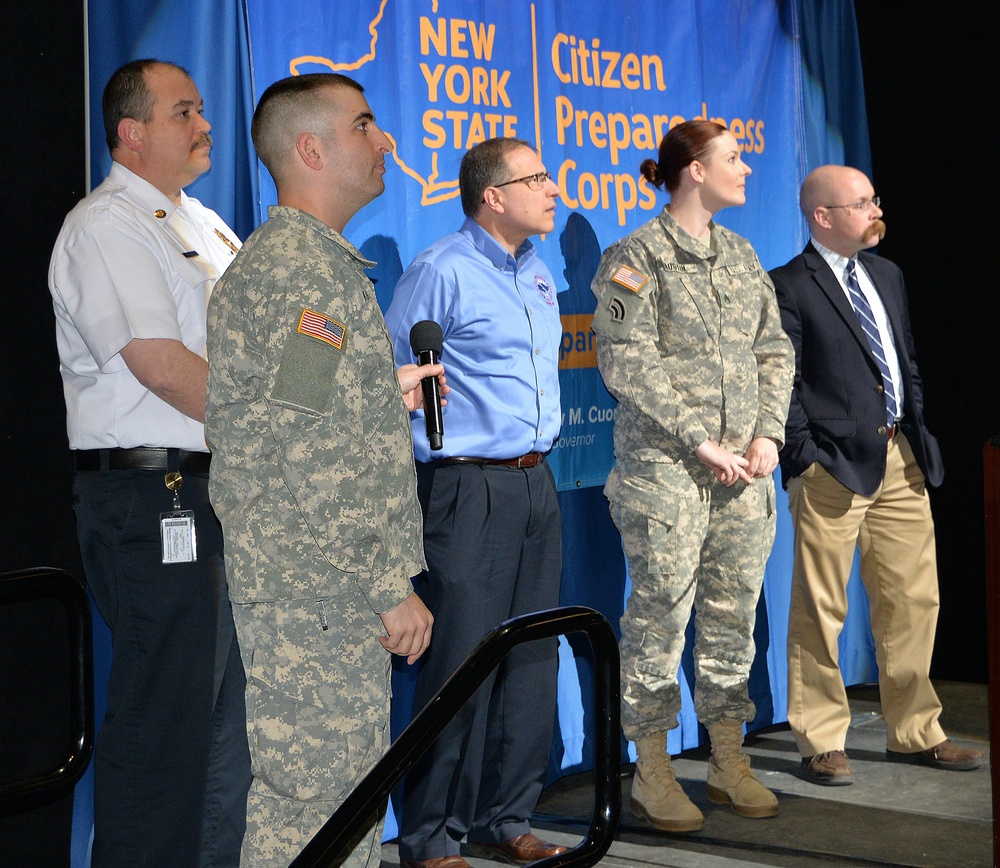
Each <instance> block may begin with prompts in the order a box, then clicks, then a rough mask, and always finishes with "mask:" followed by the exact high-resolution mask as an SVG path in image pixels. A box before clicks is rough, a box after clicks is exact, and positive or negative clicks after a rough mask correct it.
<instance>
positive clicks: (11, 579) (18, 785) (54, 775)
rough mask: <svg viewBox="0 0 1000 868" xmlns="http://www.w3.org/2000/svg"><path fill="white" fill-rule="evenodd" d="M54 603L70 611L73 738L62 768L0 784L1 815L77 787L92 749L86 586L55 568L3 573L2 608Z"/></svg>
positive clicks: (90, 644) (90, 650)
mask: <svg viewBox="0 0 1000 868" xmlns="http://www.w3.org/2000/svg"><path fill="white" fill-rule="evenodd" d="M38 600H54V601H56V602H57V603H59V604H61V605H62V607H63V608H64V609H65V610H66V623H67V628H66V629H67V632H68V646H69V660H68V661H67V668H68V669H69V670H70V672H71V676H72V677H71V678H70V697H69V700H70V735H69V743H68V744H67V746H66V749H65V753H64V755H63V758H62V759H61V760H60V761H59V762H58V764H57V765H56V766H55V767H54V768H51V769H49V770H47V771H45V772H42V773H41V774H38V775H34V776H32V777H30V778H25V779H20V780H13V781H6V782H3V783H0V813H3V812H5V811H7V810H9V809H13V808H20V807H23V806H24V804H25V803H26V802H29V803H30V802H33V801H36V800H40V799H45V798H48V797H50V796H53V795H55V794H57V793H60V792H63V791H64V790H66V789H67V788H69V787H71V786H73V784H75V783H76V782H77V781H78V780H79V779H80V777H81V776H82V775H83V773H84V771H85V770H86V768H87V763H88V762H89V761H90V754H91V751H92V750H93V747H94V674H93V634H92V632H91V617H90V601H89V600H88V599H87V592H86V590H85V589H84V587H83V585H82V584H81V583H80V582H79V581H78V580H77V579H76V578H74V577H73V576H71V575H70V574H69V573H67V572H65V571H63V570H59V569H55V568H53V567H36V568H34V569H29V570H17V571H14V572H7V573H0V605H7V604H13V603H20V602H33V601H38Z"/></svg>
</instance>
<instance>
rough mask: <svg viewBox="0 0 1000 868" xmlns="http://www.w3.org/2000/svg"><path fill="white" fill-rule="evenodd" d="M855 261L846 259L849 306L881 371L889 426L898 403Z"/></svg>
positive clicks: (894, 418)
mask: <svg viewBox="0 0 1000 868" xmlns="http://www.w3.org/2000/svg"><path fill="white" fill-rule="evenodd" d="M855 266H856V263H855V261H854V260H853V259H849V260H848V261H847V269H846V270H845V276H846V277H847V291H848V293H849V294H850V296H851V306H852V307H853V308H854V313H855V314H857V317H858V321H859V322H860V323H861V330H862V331H863V332H864V333H865V337H866V338H868V344H869V346H870V347H871V348H872V355H873V356H875V364H877V365H878V369H879V371H880V372H881V373H882V383H883V385H884V386H885V410H886V418H887V424H888V425H889V427H890V428H891V427H892V426H893V425H894V424H895V423H896V416H897V415H898V410H899V404H898V402H897V400H896V387H895V386H894V385H893V383H892V374H890V373H889V365H888V364H886V361H885V350H883V349H882V341H881V340H880V339H879V334H878V326H877V325H876V324H875V317H874V315H873V314H872V309H871V305H870V304H868V299H867V298H865V296H864V293H863V292H861V284H859V283H858V275H857V271H856V269H855Z"/></svg>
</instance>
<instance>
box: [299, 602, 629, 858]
mask: <svg viewBox="0 0 1000 868" xmlns="http://www.w3.org/2000/svg"><path fill="white" fill-rule="evenodd" d="M568 633H585V634H586V635H587V637H588V638H589V639H590V644H591V648H592V649H593V652H594V712H595V713H594V813H593V818H592V820H591V823H590V829H589V830H588V831H587V834H586V836H585V837H584V839H583V840H582V841H581V842H580V843H579V844H578V845H577V846H576V847H574V848H572V849H570V850H567V851H566V852H564V853H560V854H559V855H558V856H550V857H548V858H546V859H541V860H539V861H537V862H533V863H532V865H533V866H535V868H557V866H560V868H561V866H574V868H585V866H590V865H596V864H597V862H598V861H599V860H600V859H601V857H602V856H603V855H604V854H605V853H607V852H608V849H609V848H610V846H611V843H612V841H613V840H614V834H615V830H616V829H617V827H618V817H619V814H620V813H621V781H620V779H621V731H620V709H619V673H618V640H617V638H616V637H615V634H614V631H613V630H612V629H611V625H610V624H609V623H608V621H607V619H606V618H605V617H604V616H603V615H602V614H600V612H596V611H594V610H593V609H587V608H584V607H583V606H568V607H565V608H561V609H549V610H547V611H544V612H535V613H533V614H530V615H521V616H519V617H517V618H511V619H510V620H509V621H504V622H503V623H502V624H501V625H500V626H499V627H497V628H496V629H494V630H493V631H491V632H490V633H488V634H487V635H486V636H485V637H484V638H483V640H482V641H481V642H480V643H479V645H477V646H476V647H475V649H473V651H472V653H471V654H470V655H469V656H468V657H467V658H466V659H465V660H464V661H463V663H462V665H461V666H460V667H459V668H458V669H457V670H456V671H455V673H454V674H453V675H452V676H451V678H449V679H448V681H446V682H445V684H444V685H443V686H442V687H441V689H440V690H439V691H438V692H437V693H436V694H435V695H434V696H433V697H432V698H431V700H430V701H429V702H428V703H427V705H426V706H425V707H424V708H423V710H422V711H421V712H420V713H419V714H418V715H417V716H416V717H415V718H414V719H413V720H412V721H411V722H410V725H409V726H408V727H406V729H405V730H403V732H402V733H401V734H400V736H399V738H397V739H396V741H395V742H394V743H393V744H392V746H391V747H390V748H389V750H388V751H386V753H385V756H383V757H382V759H381V760H380V761H379V762H378V764H377V765H376V766H375V767H374V768H373V769H372V770H371V771H370V772H369V773H368V775H366V776H365V778H364V780H362V781H361V783H359V784H358V786H357V787H356V788H355V790H354V792H353V793H351V795H350V796H348V797H347V798H346V799H345V800H344V803H343V804H342V805H341V806H340V807H339V808H338V809H337V812H336V813H335V814H334V815H333V816H332V817H331V818H330V819H329V820H327V822H326V824H325V825H324V826H323V828H322V829H320V830H319V832H317V833H316V835H315V837H314V838H313V839H312V840H311V841H310V842H309V843H308V844H307V845H306V847H305V849H304V850H303V851H302V852H301V853H300V854H299V855H298V857H296V859H295V861H294V862H292V868H332V866H337V865H340V864H341V863H342V862H343V860H344V858H345V857H346V856H347V854H348V853H349V852H350V849H351V846H352V845H353V843H354V842H355V841H356V840H357V839H358V837H359V835H360V834H363V832H364V830H366V829H369V828H371V825H372V823H374V821H375V818H376V817H377V815H378V813H379V812H380V811H381V810H382V809H383V808H384V806H385V803H386V800H387V799H388V798H389V793H390V792H391V791H392V789H393V787H395V786H396V784H397V783H399V781H400V780H401V779H402V778H403V775H405V774H406V773H407V772H408V771H409V770H410V769H411V768H412V767H413V765H414V764H415V763H416V761H417V760H418V759H419V758H420V756H421V755H422V754H423V753H424V751H425V750H427V748H428V747H429V746H430V745H431V743H432V742H433V741H434V739H436V738H437V737H438V735H440V733H441V731H442V730H443V729H444V728H445V726H447V724H448V723H449V721H451V719H452V718H453V717H454V716H455V715H456V714H457V713H458V711H459V709H460V708H461V707H462V706H463V705H464V704H465V702H466V700H468V699H469V697H470V696H472V694H473V693H475V692H476V690H477V688H478V687H479V685H480V684H482V683H483V681H485V680H486V678H487V676H488V675H489V674H490V673H491V672H492V671H493V670H494V669H496V667H497V666H499V665H500V662H501V661H502V660H503V659H504V657H506V655H507V654H508V653H509V652H510V650H511V649H512V648H514V647H515V646H517V645H521V644H523V643H524V642H532V641H534V640H536V639H548V638H552V637H553V636H560V635H565V634H568Z"/></svg>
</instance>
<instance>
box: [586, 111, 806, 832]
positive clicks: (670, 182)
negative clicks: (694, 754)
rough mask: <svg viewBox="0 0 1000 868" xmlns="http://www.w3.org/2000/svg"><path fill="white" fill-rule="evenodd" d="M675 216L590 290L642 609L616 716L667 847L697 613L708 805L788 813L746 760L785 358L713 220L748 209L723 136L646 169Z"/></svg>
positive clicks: (630, 248)
mask: <svg viewBox="0 0 1000 868" xmlns="http://www.w3.org/2000/svg"><path fill="white" fill-rule="evenodd" d="M642 171H643V174H644V175H645V176H646V178H647V180H649V181H650V182H651V183H653V184H655V185H656V186H660V185H661V184H666V187H667V189H668V191H669V192H670V194H671V202H670V205H668V206H667V208H665V209H664V210H663V212H662V213H661V214H660V215H659V216H658V217H657V218H656V219H654V220H651V221H650V222H649V223H647V224H646V225H644V226H642V227H641V228H640V229H638V230H637V231H636V232H633V233H632V234H631V235H629V236H627V237H626V238H624V239H622V240H621V241H619V242H618V243H617V244H615V245H613V246H612V247H611V248H609V249H608V250H607V251H606V252H605V254H604V256H603V258H602V260H601V265H600V268H599V269H598V272H597V276H596V277H595V279H594V282H593V291H594V294H595V295H596V296H597V298H598V305H597V311H596V314H595V316H594V325H593V327H594V331H595V332H596V333H597V359H598V365H599V367H600V370H601V374H602V376H603V377H604V381H605V383H606V384H607V387H608V389H609V391H610V392H611V393H612V394H613V395H614V396H615V397H616V398H617V399H618V401H619V402H620V403H619V407H618V410H617V414H616V417H615V433H614V438H615V459H616V463H615V467H614V468H613V469H612V471H611V474H610V476H609V478H608V482H607V486H606V487H605V494H606V495H607V497H608V499H609V500H610V502H611V513H612V516H613V518H614V521H615V524H616V525H617V526H618V529H619V531H620V532H621V534H622V540H623V545H624V548H625V553H626V555H627V558H628V562H629V570H630V574H631V577H632V595H631V598H630V599H629V603H628V609H627V610H626V612H625V614H624V616H623V617H622V623H621V627H622V639H621V653H622V717H623V721H624V731H625V735H626V736H627V737H628V738H629V739H630V740H632V741H634V742H636V750H637V753H638V760H637V763H636V773H635V778H634V780H633V788H632V808H633V810H634V811H635V812H637V813H638V814H640V815H642V816H645V817H647V819H649V820H650V822H651V823H652V824H653V825H655V826H657V827H659V828H663V829H667V830H669V831H692V830H695V829H699V828H701V827H702V825H703V823H704V817H703V816H702V814H701V811H700V810H699V809H698V808H697V807H696V806H695V805H694V804H693V803H692V802H691V801H690V800H689V799H688V798H687V796H686V795H685V794H684V792H683V790H682V789H681V788H680V785H679V784H678V783H677V781H676V778H675V777H674V774H673V771H672V769H671V767H670V758H669V756H667V755H666V753H665V739H666V731H667V730H668V729H672V728H673V727H675V726H677V713H678V712H679V711H680V707H681V699H680V690H679V687H678V684H677V671H678V667H679V665H680V659H681V653H682V651H683V648H684V633H685V628H686V626H687V623H688V619H689V617H690V614H691V608H692V606H693V607H694V609H695V612H696V614H695V629H696V633H695V637H696V638H695V643H696V644H695V655H694V656H695V668H696V677H697V680H696V688H695V710H696V711H697V713H698V716H699V718H700V719H701V721H702V722H703V723H704V724H705V725H706V726H707V727H708V730H709V734H710V736H711V740H712V751H713V756H712V760H711V762H710V763H709V772H708V783H709V786H708V795H709V798H710V799H711V800H712V801H715V802H719V803H729V804H732V805H733V807H734V808H735V810H736V811H737V812H738V813H740V814H742V815H743V816H748V817H765V816H773V815H775V814H776V813H777V812H778V803H777V799H775V797H774V795H773V794H772V793H771V792H770V791H768V790H767V789H765V788H764V787H763V786H762V785H761V784H760V783H759V782H758V781H757V780H756V778H754V777H753V774H752V772H751V771H750V767H749V761H748V759H747V758H746V756H745V755H744V754H743V752H742V737H743V722H744V721H747V720H751V719H752V718H753V716H754V705H753V703H752V702H751V701H750V698H749V695H748V693H747V678H748V675H749V671H750V664H751V662H752V661H753V655H754V644H753V625H754V615H755V610H756V605H757V599H758V597H759V595H760V590H761V586H762V583H763V577H764V565H765V562H766V560H767V557H768V554H769V552H770V550H771V545H772V543H773V541H774V522H775V515H774V483H773V480H772V478H771V471H772V470H773V469H774V467H775V466H776V464H777V452H778V448H779V447H780V445H781V443H782V437H783V433H784V422H785V415H786V412H787V409H788V398H789V393H790V390H791V385H792V371H793V364H794V360H793V356H792V350H791V345H790V344H789V342H788V339H787V338H786V337H785V334H784V332H783V331H782V330H781V323H780V319H779V314H778V307H777V303H776V301H775V297H774V288H773V287H772V285H771V282H770V280H769V279H768V277H767V274H766V273H765V272H764V271H763V269H762V268H761V266H760V263H759V262H758V260H757V256H756V254H755V253H754V251H753V248H752V247H751V246H750V244H749V243H748V242H747V241H746V240H745V239H743V238H741V237H740V236H738V235H735V234H734V233H732V232H729V231H728V230H726V229H723V228H722V227H721V226H717V225H716V224H714V223H713V222H712V221H711V218H712V216H713V215H714V213H715V211H717V210H718V209H719V208H722V207H725V206H727V205H738V204H742V203H743V202H744V201H745V192H744V188H745V178H746V176H747V175H749V174H750V169H749V168H748V167H747V166H746V165H745V164H744V163H743V162H742V160H741V159H740V147H739V145H738V144H737V143H736V139H735V138H734V137H733V135H732V134H731V133H729V132H728V131H727V130H726V129H725V128H724V127H721V126H719V125H717V124H713V123H709V122H706V121H689V122H687V123H685V124H681V125H680V126H678V127H675V128H674V129H673V130H672V131H671V132H670V133H668V134H667V135H666V136H665V137H664V140H663V142H662V143H661V145H660V153H659V162H658V163H657V162H654V161H653V160H646V161H645V163H643V166H642Z"/></svg>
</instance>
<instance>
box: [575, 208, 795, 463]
mask: <svg viewBox="0 0 1000 868" xmlns="http://www.w3.org/2000/svg"><path fill="white" fill-rule="evenodd" d="M592 289H593V292H594V294H595V295H596V296H597V311H596V313H595V315H594V323H593V328H594V331H595V332H596V333H597V361H598V367H599V368H600V371H601V375H602V377H603V378H604V382H605V384H606V385H607V387H608V391H610V392H611V394H612V395H614V396H615V398H617V399H618V401H619V402H620V403H619V407H618V410H617V412H616V416H615V434H614V437H615V457H616V461H617V464H618V470H619V473H621V472H628V470H627V468H628V467H630V466H632V467H634V466H637V465H642V464H646V463H648V462H654V463H662V462H668V463H678V462H686V461H690V460H691V459H692V458H693V453H694V450H695V449H696V448H697V447H698V446H700V445H701V444H702V443H703V442H704V441H705V440H706V439H711V440H713V441H714V442H716V443H719V444H720V445H722V446H723V447H725V448H727V449H730V450H732V451H734V452H737V453H739V454H742V453H743V452H744V451H745V450H746V448H747V447H748V446H749V445H750V442H751V440H753V439H754V438H756V437H762V436H763V437H770V438H772V439H774V440H775V441H777V443H778V446H779V448H780V447H781V445H782V443H783V439H784V425H785V416H786V414H787V412H788V400H789V394H790V391H791V387H792V377H793V373H794V357H793V354H792V346H791V344H790V342H789V341H788V338H787V337H786V336H785V333H784V332H783V331H782V329H781V320H780V317H779V312H778V305H777V301H776V300H775V294H774V287H773V285H772V284H771V281H770V278H768V276H767V272H765V271H764V270H763V269H762V268H761V265H760V262H759V261H758V259H757V255H756V253H754V251H753V248H752V247H751V246H750V243H749V242H748V241H747V240H746V239H745V238H742V237H740V236H739V235H736V234H735V233H733V232H730V231H729V230H727V229H724V228H723V227H721V226H717V225H715V224H714V223H713V224H711V245H710V246H709V245H706V244H704V243H701V242H699V241H698V240H697V239H695V238H694V237H693V236H691V235H690V234H688V233H687V232H686V231H685V230H684V229H682V228H681V227H680V226H679V225H678V224H677V222H676V221H675V220H674V219H673V217H671V216H670V214H669V213H668V212H667V210H666V209H665V208H664V210H663V211H662V212H661V213H660V215H659V216H658V217H656V218H655V219H653V220H651V221H649V222H648V223H646V224H645V225H643V226H641V227H640V228H639V229H637V230H636V231H635V232H633V233H631V234H630V235H628V236H626V237H625V238H623V239H621V240H620V241H618V242H617V243H615V244H614V245H612V246H611V247H610V248H608V250H607V251H605V253H604V256H603V257H602V258H601V264H600V266H599V268H598V271H597V275H596V277H595V278H594V282H593V285H592Z"/></svg>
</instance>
